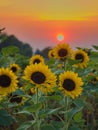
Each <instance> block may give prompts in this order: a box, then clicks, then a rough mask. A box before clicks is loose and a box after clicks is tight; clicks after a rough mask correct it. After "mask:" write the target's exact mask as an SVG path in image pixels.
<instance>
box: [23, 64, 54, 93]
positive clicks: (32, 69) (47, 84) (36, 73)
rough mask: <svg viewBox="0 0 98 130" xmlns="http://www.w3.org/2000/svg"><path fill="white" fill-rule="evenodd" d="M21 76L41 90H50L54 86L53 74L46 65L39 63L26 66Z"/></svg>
mask: <svg viewBox="0 0 98 130" xmlns="http://www.w3.org/2000/svg"><path fill="white" fill-rule="evenodd" d="M23 78H24V79H25V80H28V81H30V83H32V84H34V85H35V86H36V87H37V88H39V89H40V90H41V91H43V92H50V91H52V89H53V87H55V86H56V76H55V74H54V73H52V72H51V70H50V69H49V68H48V66H46V65H45V64H41V63H39V64H34V65H30V66H27V67H26V68H25V70H24V76H23Z"/></svg>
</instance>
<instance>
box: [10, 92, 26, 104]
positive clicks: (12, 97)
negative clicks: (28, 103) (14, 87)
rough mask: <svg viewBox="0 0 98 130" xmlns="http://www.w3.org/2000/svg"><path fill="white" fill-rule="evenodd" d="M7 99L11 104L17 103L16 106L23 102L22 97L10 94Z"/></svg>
mask: <svg viewBox="0 0 98 130" xmlns="http://www.w3.org/2000/svg"><path fill="white" fill-rule="evenodd" d="M8 98H9V101H10V102H11V103H17V104H22V103H23V100H24V97H22V96H20V95H17V94H12V93H11V94H10V95H9V96H8Z"/></svg>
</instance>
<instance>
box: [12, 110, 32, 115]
mask: <svg viewBox="0 0 98 130" xmlns="http://www.w3.org/2000/svg"><path fill="white" fill-rule="evenodd" d="M14 114H26V115H31V114H32V113H30V112H28V111H20V112H17V113H14Z"/></svg>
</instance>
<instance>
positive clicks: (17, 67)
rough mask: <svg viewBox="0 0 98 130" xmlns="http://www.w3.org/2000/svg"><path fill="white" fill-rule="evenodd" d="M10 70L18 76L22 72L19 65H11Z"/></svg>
mask: <svg viewBox="0 0 98 130" xmlns="http://www.w3.org/2000/svg"><path fill="white" fill-rule="evenodd" d="M10 70H12V71H13V73H15V74H17V73H18V72H19V71H20V66H19V65H18V64H15V63H14V64H10Z"/></svg>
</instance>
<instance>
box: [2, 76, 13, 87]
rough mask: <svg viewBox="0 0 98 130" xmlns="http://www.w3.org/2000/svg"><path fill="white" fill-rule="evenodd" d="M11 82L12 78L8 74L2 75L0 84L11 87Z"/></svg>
mask: <svg viewBox="0 0 98 130" xmlns="http://www.w3.org/2000/svg"><path fill="white" fill-rule="evenodd" d="M10 83H11V79H10V77H9V76H7V75H0V86H2V87H4V88H6V87H9V86H10Z"/></svg>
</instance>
